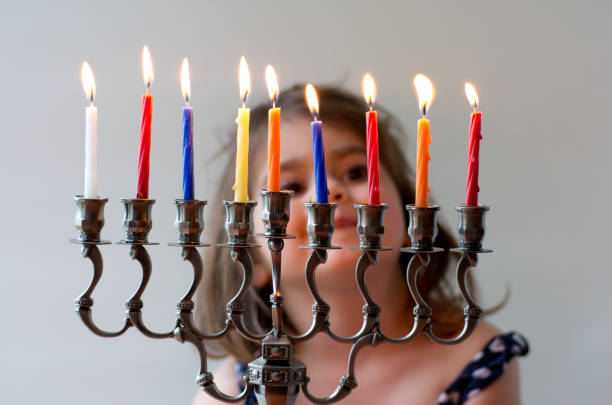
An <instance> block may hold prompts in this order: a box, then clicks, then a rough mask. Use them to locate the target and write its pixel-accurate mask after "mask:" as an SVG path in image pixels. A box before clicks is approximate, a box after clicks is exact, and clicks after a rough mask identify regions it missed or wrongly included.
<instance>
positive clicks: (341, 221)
mask: <svg viewBox="0 0 612 405" xmlns="http://www.w3.org/2000/svg"><path fill="white" fill-rule="evenodd" d="M334 225H335V227H336V228H346V227H356V226H357V218H351V217H338V218H335V220H334Z"/></svg>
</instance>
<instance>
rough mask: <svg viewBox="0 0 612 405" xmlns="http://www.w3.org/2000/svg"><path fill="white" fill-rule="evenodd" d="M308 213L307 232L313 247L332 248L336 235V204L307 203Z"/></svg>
mask: <svg viewBox="0 0 612 405" xmlns="http://www.w3.org/2000/svg"><path fill="white" fill-rule="evenodd" d="M304 207H306V212H307V213H308V223H307V225H306V232H308V238H309V240H310V245H311V246H322V247H331V238H332V235H333V233H334V212H335V211H336V208H337V207H338V204H336V203H312V202H310V203H305V204H304Z"/></svg>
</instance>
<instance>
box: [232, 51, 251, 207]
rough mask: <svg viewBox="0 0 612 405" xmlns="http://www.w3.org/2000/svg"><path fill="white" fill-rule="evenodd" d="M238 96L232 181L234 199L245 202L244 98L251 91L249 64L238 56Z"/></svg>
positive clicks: (246, 112) (246, 123)
mask: <svg viewBox="0 0 612 405" xmlns="http://www.w3.org/2000/svg"><path fill="white" fill-rule="evenodd" d="M239 82H240V98H241V99H242V107H241V108H239V109H238V118H236V124H238V131H237V134H236V181H235V183H234V187H233V188H234V201H235V202H247V201H248V200H249V197H248V193H247V186H248V176H249V119H250V114H251V110H250V109H248V108H246V99H247V96H248V95H249V93H250V92H251V75H250V74H249V66H248V65H247V62H246V59H245V58H244V56H243V57H241V58H240V72H239Z"/></svg>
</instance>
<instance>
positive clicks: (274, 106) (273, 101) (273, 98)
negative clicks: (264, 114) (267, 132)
mask: <svg viewBox="0 0 612 405" xmlns="http://www.w3.org/2000/svg"><path fill="white" fill-rule="evenodd" d="M272 108H276V96H275V97H272Z"/></svg>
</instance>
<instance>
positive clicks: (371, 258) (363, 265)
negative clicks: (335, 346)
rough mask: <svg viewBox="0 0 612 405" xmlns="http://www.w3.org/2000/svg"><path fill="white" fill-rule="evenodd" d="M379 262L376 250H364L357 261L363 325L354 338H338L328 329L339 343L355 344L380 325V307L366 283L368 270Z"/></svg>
mask: <svg viewBox="0 0 612 405" xmlns="http://www.w3.org/2000/svg"><path fill="white" fill-rule="evenodd" d="M376 262H378V252H377V251H375V250H364V252H363V253H362V254H361V256H360V257H359V260H358V261H357V266H356V267H355V281H356V282H357V288H358V289H359V292H360V294H361V297H362V298H363V301H364V306H363V323H362V325H361V329H360V330H359V332H357V333H355V334H354V335H353V336H347V337H342V336H338V335H336V334H335V333H333V332H332V331H331V329H330V328H329V327H328V328H327V333H328V335H329V336H330V337H331V338H332V339H334V340H336V341H339V342H354V341H356V340H357V339H360V338H361V337H363V336H365V335H367V334H369V333H371V332H372V331H373V330H374V328H375V327H376V326H377V325H378V322H379V315H380V307H379V306H378V304H376V302H374V300H373V299H372V297H371V296H370V293H369V292H368V287H367V285H366V281H365V274H366V270H367V269H368V268H369V267H370V266H373V265H375V264H376Z"/></svg>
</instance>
